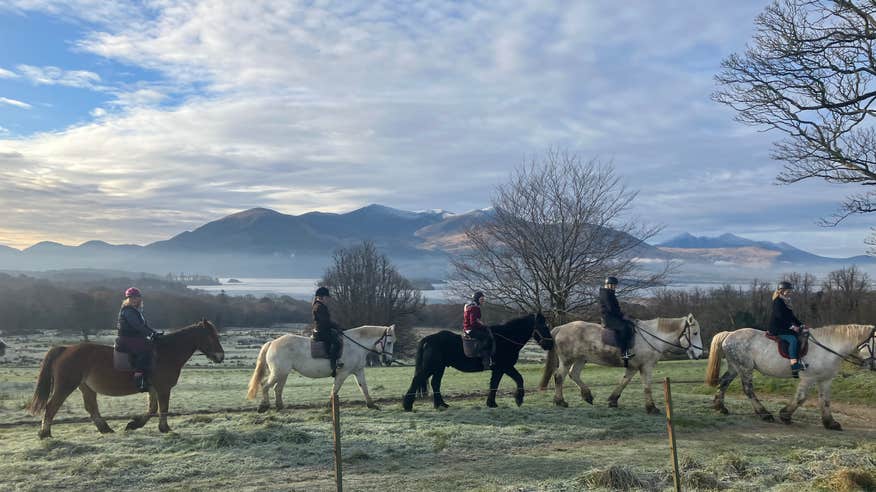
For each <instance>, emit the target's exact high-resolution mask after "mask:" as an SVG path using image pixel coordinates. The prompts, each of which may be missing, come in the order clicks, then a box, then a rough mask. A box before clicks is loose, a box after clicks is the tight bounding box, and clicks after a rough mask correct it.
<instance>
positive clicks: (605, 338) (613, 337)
mask: <svg viewBox="0 0 876 492" xmlns="http://www.w3.org/2000/svg"><path fill="white" fill-rule="evenodd" d="M602 343H604V344H606V345H608V346H610V347H618V348H620V344H619V343H618V342H617V332H615V331H614V330H609V329H606V328H603V329H602Z"/></svg>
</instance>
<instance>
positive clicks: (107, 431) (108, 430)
mask: <svg viewBox="0 0 876 492" xmlns="http://www.w3.org/2000/svg"><path fill="white" fill-rule="evenodd" d="M97 431H98V432H100V433H101V434H112V433H113V432H115V431H114V430H112V428H110V427H109V426H107V427H101V428H100V429H97Z"/></svg>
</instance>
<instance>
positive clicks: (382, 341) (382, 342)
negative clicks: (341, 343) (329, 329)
mask: <svg viewBox="0 0 876 492" xmlns="http://www.w3.org/2000/svg"><path fill="white" fill-rule="evenodd" d="M341 336H342V337H344V338H346V339H347V340H349V341H351V342H353V344H354V345H358V346H359V347H361V348H363V349H365V351H366V352H371V353H372V354H378V355H384V354H385V353H386V352H385V350H386V340H387V338H389V328H384V330H383V335H381V336H380V338H378V339H377V341H376V342H374V345H377V344H378V343H379V344H380V350H379V351H378V350H374V349H372V348H368V347H366V346H364V345H362V344H361V343H359V342H357V341H356V340H353V339H352V338H350V337H349V336H347V334H346V333H345V332H343V331H342V332H341Z"/></svg>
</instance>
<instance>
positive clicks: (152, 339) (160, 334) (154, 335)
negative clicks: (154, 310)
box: [146, 331, 164, 342]
mask: <svg viewBox="0 0 876 492" xmlns="http://www.w3.org/2000/svg"><path fill="white" fill-rule="evenodd" d="M163 336H164V332H163V331H153V332H152V333H151V334H150V335H149V336H148V337H146V338H148V339H149V341H150V342H155V341H157V340H158V339H159V338H161V337H163Z"/></svg>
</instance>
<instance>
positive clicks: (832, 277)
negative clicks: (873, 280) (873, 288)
mask: <svg viewBox="0 0 876 492" xmlns="http://www.w3.org/2000/svg"><path fill="white" fill-rule="evenodd" d="M869 290H870V276H869V275H867V273H866V272H862V271H861V270H860V269H859V268H858V267H856V266H851V267H848V268H843V269H841V270H835V271H832V272H830V274H829V275H828V276H827V279H825V281H824V284H823V285H822V293H823V296H824V298H825V299H824V301H826V304H827V307H828V313H826V314H827V316H828V320H829V321H830V322H831V323H839V322H848V321H854V320H855V317H856V316H855V313H857V312H858V311H859V308H860V305H861V303H862V302H864V301H865V299H866V298H867V293H868V291H869Z"/></svg>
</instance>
